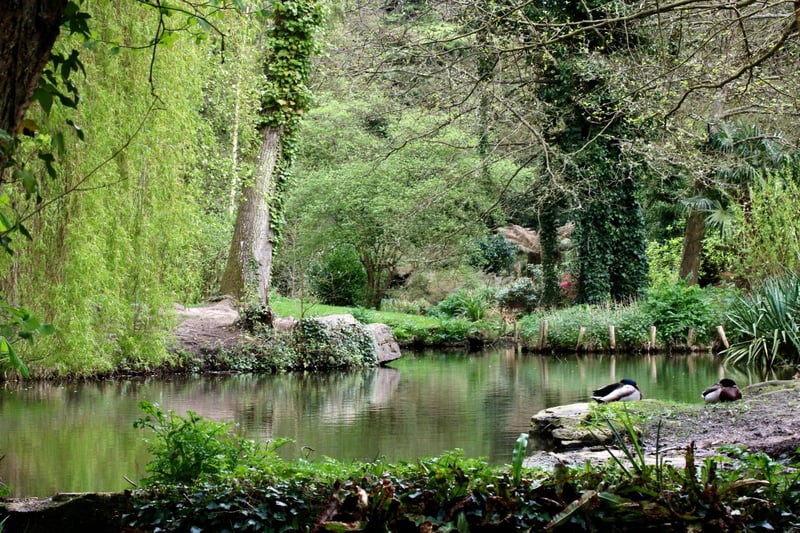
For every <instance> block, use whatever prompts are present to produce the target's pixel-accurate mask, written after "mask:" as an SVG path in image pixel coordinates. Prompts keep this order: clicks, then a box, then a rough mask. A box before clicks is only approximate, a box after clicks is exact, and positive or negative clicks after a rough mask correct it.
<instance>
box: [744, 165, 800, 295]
mask: <svg viewBox="0 0 800 533" xmlns="http://www.w3.org/2000/svg"><path fill="white" fill-rule="evenodd" d="M798 178H800V166H798V165H795V166H785V167H783V168H782V169H781V170H778V171H774V172H763V173H762V174H761V175H760V176H758V177H757V178H756V179H755V180H754V183H753V184H752V185H751V186H750V194H749V204H748V210H747V215H746V219H747V224H746V225H744V227H743V229H742V232H741V239H742V243H741V251H740V254H739V258H740V266H739V269H740V270H741V271H742V275H743V276H744V277H746V278H747V279H751V280H753V281H754V282H755V281H757V280H761V279H766V278H775V277H779V276H780V275H781V274H782V273H783V272H784V271H785V270H789V271H797V270H800V255H798V250H800V221H798V217H797V212H798V209H800V186H798Z"/></svg>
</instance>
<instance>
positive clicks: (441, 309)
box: [428, 289, 495, 322]
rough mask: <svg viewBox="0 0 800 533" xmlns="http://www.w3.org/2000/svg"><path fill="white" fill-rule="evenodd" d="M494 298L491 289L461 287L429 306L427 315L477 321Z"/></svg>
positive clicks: (484, 314) (483, 315)
mask: <svg viewBox="0 0 800 533" xmlns="http://www.w3.org/2000/svg"><path fill="white" fill-rule="evenodd" d="M494 299H495V298H494V293H493V291H492V290H491V289H483V290H480V291H468V290H463V289H462V290H459V291H457V292H455V293H453V294H450V295H448V296H447V298H445V299H444V300H442V301H441V302H439V303H438V304H437V305H435V306H434V307H431V308H429V309H428V315H429V316H433V317H441V318H466V319H467V320H469V321H470V322H477V321H478V320H481V319H483V318H484V317H485V316H486V312H487V310H488V308H489V306H490V305H491V304H492V303H493V301H494Z"/></svg>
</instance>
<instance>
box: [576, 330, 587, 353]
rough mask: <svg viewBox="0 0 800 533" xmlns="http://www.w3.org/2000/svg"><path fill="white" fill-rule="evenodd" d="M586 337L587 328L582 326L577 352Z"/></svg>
mask: <svg viewBox="0 0 800 533" xmlns="http://www.w3.org/2000/svg"><path fill="white" fill-rule="evenodd" d="M584 335H586V326H581V329H579V330H578V343H577V344H576V345H575V351H576V352H577V351H579V350H580V349H581V344H582V343H583V336H584Z"/></svg>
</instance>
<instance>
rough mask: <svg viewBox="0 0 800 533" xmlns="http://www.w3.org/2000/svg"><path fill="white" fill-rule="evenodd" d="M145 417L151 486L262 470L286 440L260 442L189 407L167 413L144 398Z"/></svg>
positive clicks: (139, 424) (142, 425) (141, 420)
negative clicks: (184, 412)
mask: <svg viewBox="0 0 800 533" xmlns="http://www.w3.org/2000/svg"><path fill="white" fill-rule="evenodd" d="M139 409H141V410H142V411H143V412H144V416H143V417H141V418H139V419H137V420H136V421H135V422H134V424H133V425H134V427H136V428H142V429H146V430H150V431H151V432H152V434H153V436H152V437H151V438H150V439H148V440H147V442H148V446H149V448H150V452H151V453H152V454H153V460H152V461H150V463H148V464H147V472H148V474H149V475H148V477H147V478H145V479H144V482H145V483H147V484H148V485H159V484H165V485H169V484H175V485H179V484H190V483H198V482H199V483H203V482H212V483H213V482H219V481H222V480H224V479H228V478H231V477H233V476H235V475H239V476H244V475H247V474H248V473H251V472H258V471H260V470H263V468H264V466H265V463H267V462H269V461H271V460H274V459H275V457H276V455H275V450H276V449H277V448H278V447H279V446H281V445H283V444H285V443H286V441H285V440H281V441H278V442H276V443H261V444H257V443H255V442H254V441H251V440H246V439H244V438H242V437H239V436H236V435H234V434H233V433H232V432H231V426H230V425H229V424H227V423H224V422H214V421H212V420H208V419H205V418H203V417H201V416H199V415H197V413H194V412H192V411H188V412H187V413H186V416H180V415H177V414H175V412H174V411H169V412H168V413H164V411H163V410H162V409H161V408H160V407H159V406H158V405H157V404H153V403H149V402H139Z"/></svg>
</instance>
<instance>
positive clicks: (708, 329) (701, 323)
mask: <svg viewBox="0 0 800 533" xmlns="http://www.w3.org/2000/svg"><path fill="white" fill-rule="evenodd" d="M717 296H719V297H720V298H717ZM728 297H730V294H729V293H728V292H727V291H725V290H721V291H716V290H715V289H711V288H710V289H706V290H704V289H701V288H700V287H698V286H697V285H687V284H686V282H685V281H679V282H677V283H663V284H661V285H657V286H655V287H652V288H651V289H650V290H649V291H648V293H647V298H646V299H645V300H644V302H643V305H642V311H643V312H644V313H645V314H646V315H647V316H648V317H649V318H650V321H651V324H652V325H654V326H656V331H657V334H658V338H659V340H660V342H661V343H662V345H665V346H671V345H673V344H680V343H681V342H685V341H686V338H687V335H688V332H689V329H690V328H694V330H695V333H696V335H697V339H698V340H699V341H701V342H702V341H706V340H708V339H709V338H710V337H711V336H712V335H713V334H714V331H715V328H716V326H717V325H720V324H722V323H723V321H722V320H723V310H724V308H725V307H724V306H725V305H726V300H727V299H728Z"/></svg>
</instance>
